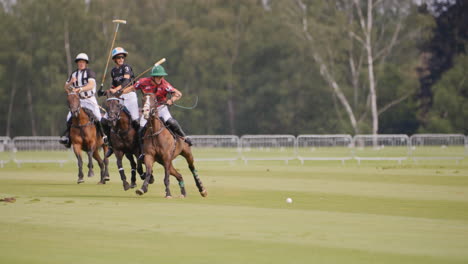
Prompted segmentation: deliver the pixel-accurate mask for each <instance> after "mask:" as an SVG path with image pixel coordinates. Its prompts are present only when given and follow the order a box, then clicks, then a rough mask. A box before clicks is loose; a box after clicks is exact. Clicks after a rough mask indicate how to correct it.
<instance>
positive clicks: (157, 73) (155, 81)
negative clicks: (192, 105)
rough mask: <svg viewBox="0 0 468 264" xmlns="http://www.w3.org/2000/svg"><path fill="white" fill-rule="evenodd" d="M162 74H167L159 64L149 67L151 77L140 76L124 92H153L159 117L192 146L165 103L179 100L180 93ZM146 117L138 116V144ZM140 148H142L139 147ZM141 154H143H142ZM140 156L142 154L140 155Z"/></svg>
mask: <svg viewBox="0 0 468 264" xmlns="http://www.w3.org/2000/svg"><path fill="white" fill-rule="evenodd" d="M164 76H167V73H166V71H165V70H164V67H163V66H161V65H158V66H154V67H153V69H151V77H147V78H141V79H139V80H138V81H137V82H136V83H135V84H134V85H133V86H130V87H127V88H126V89H125V90H124V93H127V92H130V91H133V90H141V91H142V93H143V94H146V93H153V94H156V99H157V101H158V103H159V104H161V105H160V106H159V107H158V112H159V118H161V119H162V120H163V121H164V123H165V124H166V126H167V127H168V128H169V129H170V130H171V131H172V132H174V133H175V134H176V135H177V136H179V137H181V138H183V139H184V140H185V142H187V143H188V144H189V145H190V146H192V142H191V140H190V138H188V137H187V136H186V135H185V133H184V131H183V130H182V128H181V127H180V125H179V122H177V120H175V119H174V118H173V117H172V116H171V113H170V112H169V108H168V107H167V105H172V104H173V103H174V102H175V101H177V100H179V99H180V98H181V97H182V93H181V92H180V91H179V90H177V89H176V88H174V87H173V86H172V85H171V84H170V83H169V82H168V81H166V80H165V79H164ZM146 122H147V121H146V119H145V118H143V116H142V117H141V118H140V130H139V136H140V144H142V140H141V139H142V138H143V135H144V133H145V130H144V127H145V125H146ZM141 149H143V148H142V147H141ZM142 155H143V154H142ZM140 158H142V156H141V157H140Z"/></svg>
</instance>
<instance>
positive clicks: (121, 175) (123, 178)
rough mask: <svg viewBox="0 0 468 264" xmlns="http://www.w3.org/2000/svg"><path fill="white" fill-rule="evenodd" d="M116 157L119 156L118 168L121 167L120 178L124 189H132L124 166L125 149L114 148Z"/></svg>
mask: <svg viewBox="0 0 468 264" xmlns="http://www.w3.org/2000/svg"><path fill="white" fill-rule="evenodd" d="M114 154H115V157H116V158H117V168H119V174H120V179H122V183H123V188H124V191H126V190H128V189H130V184H128V182H127V177H125V170H124V168H123V166H122V159H123V156H124V153H123V151H120V150H117V149H114Z"/></svg>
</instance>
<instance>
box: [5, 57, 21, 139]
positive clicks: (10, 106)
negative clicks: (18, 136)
mask: <svg viewBox="0 0 468 264" xmlns="http://www.w3.org/2000/svg"><path fill="white" fill-rule="evenodd" d="M17 77H18V65H17V64H16V65H15V71H14V74H13V84H12V86H11V93H10V102H9V104H8V114H7V123H6V132H5V135H6V136H7V137H9V136H10V135H11V134H10V133H11V118H12V116H13V104H14V102H15V95H16V89H17V88H16V87H17V83H16V80H17Z"/></svg>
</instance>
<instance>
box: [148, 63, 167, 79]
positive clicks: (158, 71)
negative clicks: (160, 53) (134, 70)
mask: <svg viewBox="0 0 468 264" xmlns="http://www.w3.org/2000/svg"><path fill="white" fill-rule="evenodd" d="M166 75H167V73H166V71H165V70H164V67H163V66H161V65H158V66H154V67H153V69H151V76H166Z"/></svg>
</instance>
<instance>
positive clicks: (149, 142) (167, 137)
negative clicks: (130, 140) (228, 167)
mask: <svg viewBox="0 0 468 264" xmlns="http://www.w3.org/2000/svg"><path fill="white" fill-rule="evenodd" d="M157 106H158V104H157V102H156V101H155V95H154V94H145V104H144V107H143V114H144V117H145V118H146V119H147V120H148V124H147V126H148V129H147V130H146V132H145V136H144V141H143V142H144V147H143V152H144V153H145V166H146V175H147V177H146V178H145V181H144V182H143V185H142V186H141V188H140V189H138V190H136V193H137V194H138V195H143V194H144V193H146V192H147V191H148V183H150V182H151V181H152V180H153V175H152V172H153V163H154V162H155V161H157V162H158V163H159V164H161V165H162V166H163V167H164V185H165V187H166V198H171V197H172V196H171V191H170V189H169V175H173V176H174V177H176V178H177V180H178V181H179V186H180V191H181V197H185V196H186V195H187V194H186V192H185V184H184V179H183V178H182V175H181V174H180V173H179V172H178V171H177V170H176V169H175V168H174V167H173V166H172V160H174V159H175V158H176V157H177V156H179V155H182V156H183V157H184V158H185V159H186V160H187V163H188V167H189V169H190V171H191V172H192V174H193V178H194V179H195V183H196V185H197V187H198V191H199V192H200V194H201V196H203V197H206V196H207V195H208V192H207V191H206V189H205V188H204V187H203V184H202V182H201V180H200V178H199V177H198V173H197V170H196V169H195V166H194V165H193V155H192V150H191V149H190V146H189V145H188V144H187V143H186V142H184V140H183V139H181V138H179V137H175V136H173V134H172V133H171V132H170V131H169V130H168V129H167V128H166V127H165V126H164V124H163V122H162V121H161V120H160V119H159V117H158V109H157ZM148 176H149V177H148Z"/></svg>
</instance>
